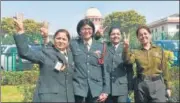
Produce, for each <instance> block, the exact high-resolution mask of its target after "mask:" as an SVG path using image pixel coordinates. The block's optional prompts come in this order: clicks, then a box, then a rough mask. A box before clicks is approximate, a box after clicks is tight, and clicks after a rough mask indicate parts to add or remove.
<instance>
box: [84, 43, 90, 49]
mask: <svg viewBox="0 0 180 103" xmlns="http://www.w3.org/2000/svg"><path fill="white" fill-rule="evenodd" d="M85 46H86V49H87V50H88V51H89V44H88V43H85Z"/></svg>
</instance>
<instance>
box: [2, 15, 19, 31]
mask: <svg viewBox="0 0 180 103" xmlns="http://www.w3.org/2000/svg"><path fill="white" fill-rule="evenodd" d="M1 29H2V30H3V31H4V32H5V33H7V34H14V33H15V31H16V30H15V25H14V21H13V19H12V18H7V17H4V18H2V20H1Z"/></svg>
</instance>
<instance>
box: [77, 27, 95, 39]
mask: <svg viewBox="0 0 180 103" xmlns="http://www.w3.org/2000/svg"><path fill="white" fill-rule="evenodd" d="M80 34H81V37H82V38H83V39H84V40H89V39H90V38H91V37H92V35H93V28H92V27H91V26H89V25H88V24H86V25H84V26H82V27H81V29H80Z"/></svg>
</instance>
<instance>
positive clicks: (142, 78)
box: [138, 74, 161, 81]
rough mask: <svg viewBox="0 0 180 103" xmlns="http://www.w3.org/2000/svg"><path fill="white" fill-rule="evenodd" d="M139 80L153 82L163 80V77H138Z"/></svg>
mask: <svg viewBox="0 0 180 103" xmlns="http://www.w3.org/2000/svg"><path fill="white" fill-rule="evenodd" d="M138 78H139V79H141V80H151V81H156V80H160V79H161V75H158V76H146V75H142V74H140V75H138Z"/></svg>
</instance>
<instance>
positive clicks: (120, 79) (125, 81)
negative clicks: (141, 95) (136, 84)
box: [119, 78, 128, 84]
mask: <svg viewBox="0 0 180 103" xmlns="http://www.w3.org/2000/svg"><path fill="white" fill-rule="evenodd" d="M119 83H120V84H127V83H128V81H127V78H119Z"/></svg>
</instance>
